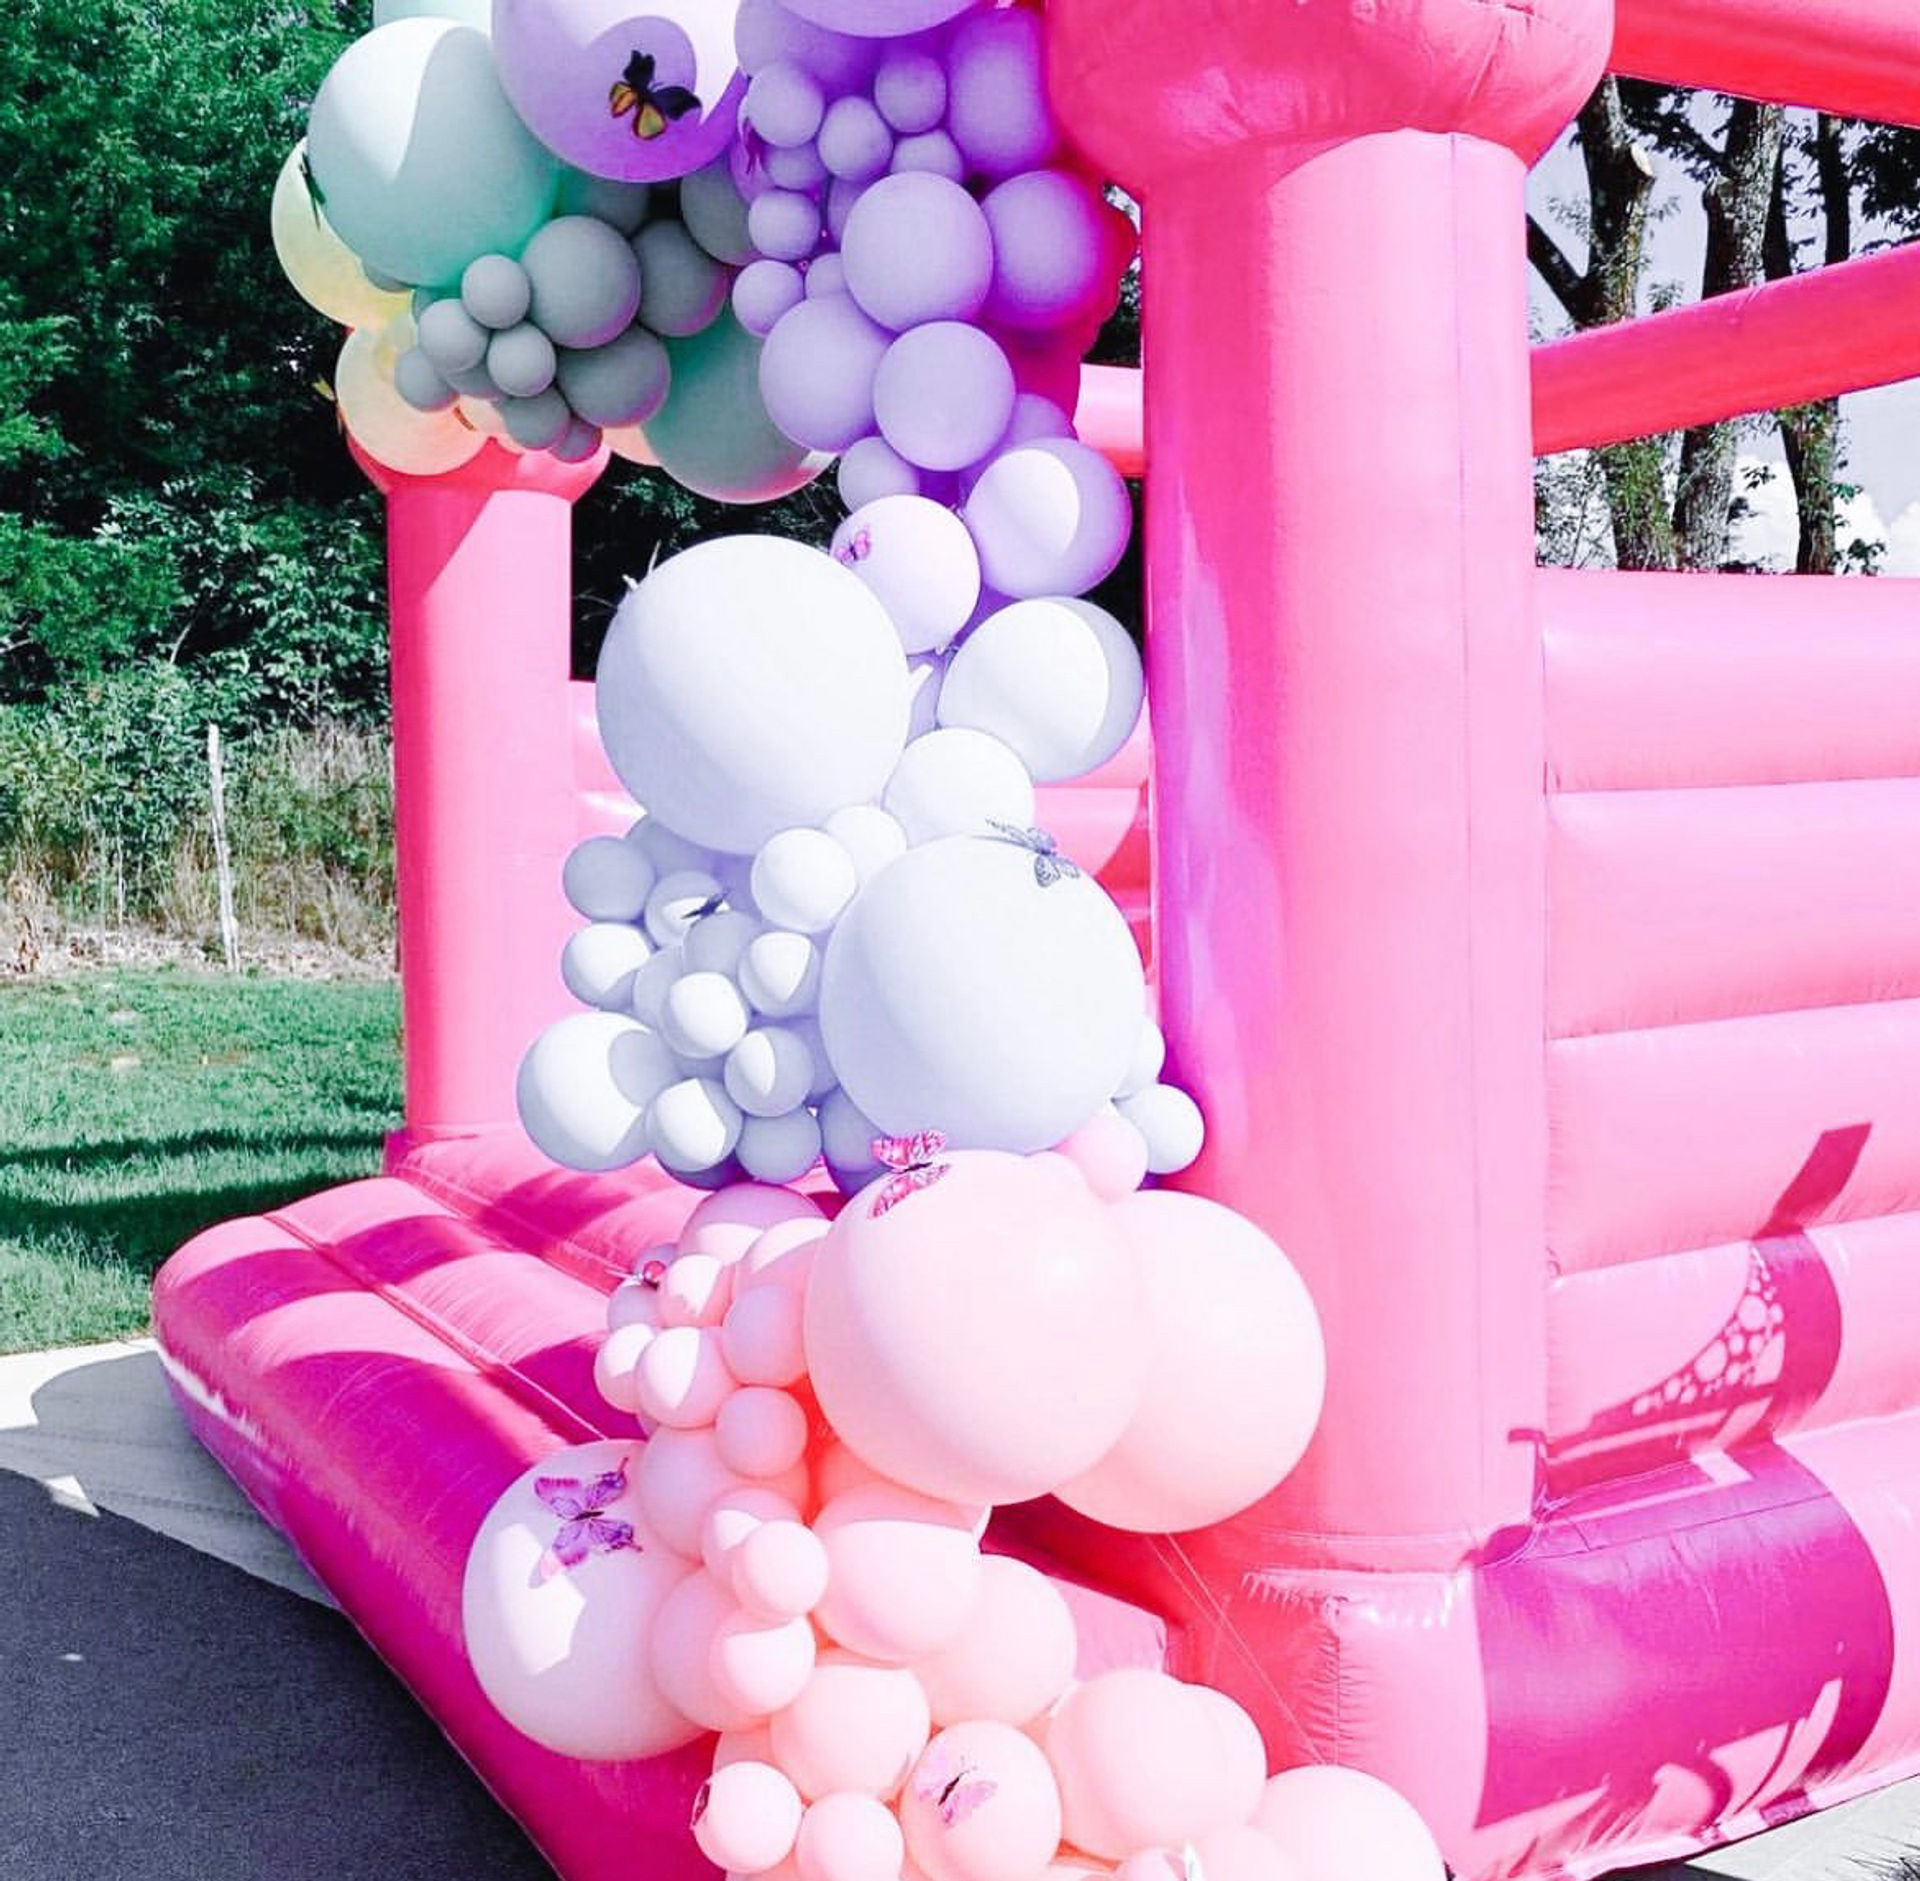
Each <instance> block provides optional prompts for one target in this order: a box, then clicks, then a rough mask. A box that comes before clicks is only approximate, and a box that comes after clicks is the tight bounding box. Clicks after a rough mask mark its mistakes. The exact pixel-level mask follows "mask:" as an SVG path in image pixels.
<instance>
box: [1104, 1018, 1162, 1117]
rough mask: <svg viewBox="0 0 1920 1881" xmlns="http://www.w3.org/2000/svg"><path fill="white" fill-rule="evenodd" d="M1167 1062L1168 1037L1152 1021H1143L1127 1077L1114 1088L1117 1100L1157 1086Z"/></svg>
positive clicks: (1128, 1063) (1129, 1062)
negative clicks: (1153, 1085)
mask: <svg viewBox="0 0 1920 1881" xmlns="http://www.w3.org/2000/svg"><path fill="white" fill-rule="evenodd" d="M1166 1062H1167V1040H1166V1035H1165V1034H1164V1033H1163V1032H1162V1031H1161V1030H1160V1028H1159V1027H1158V1026H1157V1025H1155V1024H1154V1022H1153V1021H1152V1020H1151V1019H1143V1020H1141V1022H1140V1036H1139V1037H1138V1038H1137V1039H1136V1040H1134V1045H1133V1056H1132V1057H1131V1058H1129V1059H1128V1060H1127V1070H1126V1075H1125V1076H1124V1077H1122V1078H1121V1080H1120V1082H1119V1083H1118V1084H1116V1085H1115V1086H1114V1087H1113V1094H1114V1096H1115V1098H1122V1097H1133V1096H1135V1095H1137V1094H1138V1093H1139V1092H1141V1091H1144V1090H1145V1089H1146V1088H1147V1086H1148V1085H1149V1084H1157V1083H1158V1082H1159V1081H1160V1072H1161V1069H1162V1068H1163V1067H1164V1066H1165V1064H1166Z"/></svg>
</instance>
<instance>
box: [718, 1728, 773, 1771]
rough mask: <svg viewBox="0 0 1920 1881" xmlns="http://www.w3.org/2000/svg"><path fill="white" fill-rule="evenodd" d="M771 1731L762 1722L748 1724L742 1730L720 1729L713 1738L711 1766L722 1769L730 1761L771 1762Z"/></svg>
mask: <svg viewBox="0 0 1920 1881" xmlns="http://www.w3.org/2000/svg"><path fill="white" fill-rule="evenodd" d="M772 1762H773V1733H772V1732H771V1731H770V1730H768V1728H767V1727H766V1726H765V1725H764V1724H750V1725H748V1726H747V1728H746V1729H745V1730H744V1731H722V1732H721V1733H720V1735H719V1736H718V1737H716V1738H715V1739H714V1740H713V1767H714V1768H715V1769H716V1770H724V1769H725V1768H726V1767H727V1765H728V1764H730V1763H772Z"/></svg>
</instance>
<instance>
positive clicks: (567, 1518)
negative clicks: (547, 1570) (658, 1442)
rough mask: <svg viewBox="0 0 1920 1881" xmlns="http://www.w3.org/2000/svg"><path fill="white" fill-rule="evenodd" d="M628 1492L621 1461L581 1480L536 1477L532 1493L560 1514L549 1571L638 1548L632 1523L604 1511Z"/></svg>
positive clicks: (625, 1470) (548, 1553) (553, 1511)
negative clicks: (594, 1557)
mask: <svg viewBox="0 0 1920 1881" xmlns="http://www.w3.org/2000/svg"><path fill="white" fill-rule="evenodd" d="M626 1492H627V1466H626V1465H625V1464H624V1463H622V1464H621V1465H620V1467H619V1468H618V1469H616V1470H608V1471H607V1473H606V1474H605V1475H604V1476H596V1477H595V1478H594V1479H593V1481H592V1482H590V1483H583V1482H581V1481H580V1479H579V1478H578V1477H575V1476H536V1477H535V1478H534V1479H533V1493H534V1494H535V1495H536V1496H538V1497H539V1498H540V1502H541V1505H542V1506H543V1507H544V1508H546V1509H548V1510H550V1511H551V1512H552V1513H553V1514H555V1515H557V1516H559V1517H560V1522H561V1527H560V1532H559V1533H558V1534H557V1535H555V1536H554V1538H553V1545H552V1546H551V1547H550V1548H549V1549H548V1550H547V1557H548V1559H549V1560H550V1561H551V1562H552V1563H553V1567H552V1572H553V1573H558V1572H560V1571H562V1570H563V1569H571V1568H577V1567H578V1566H579V1565H580V1564H581V1562H583V1561H584V1560H586V1559H587V1557H588V1556H589V1555H595V1554H613V1553H615V1552H616V1551H617V1550H619V1549H621V1548H637V1547H638V1546H639V1543H638V1542H636V1541H635V1540H634V1538H633V1524H632V1523H631V1522H621V1521H616V1520H615V1519H614V1518H613V1517H611V1516H609V1515H608V1514H607V1513H606V1511H607V1510H608V1508H610V1507H611V1506H612V1505H613V1504H614V1503H616V1502H618V1501H619V1500H620V1498H621V1497H622V1496H623V1495H625V1494H626Z"/></svg>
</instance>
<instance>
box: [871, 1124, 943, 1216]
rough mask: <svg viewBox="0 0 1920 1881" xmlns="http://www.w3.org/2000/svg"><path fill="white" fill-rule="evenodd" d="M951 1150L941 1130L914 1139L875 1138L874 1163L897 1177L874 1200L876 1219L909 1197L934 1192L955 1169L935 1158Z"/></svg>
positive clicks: (922, 1131)
mask: <svg viewBox="0 0 1920 1881" xmlns="http://www.w3.org/2000/svg"><path fill="white" fill-rule="evenodd" d="M946 1147H947V1139H946V1137H945V1136H944V1135H942V1134H941V1132H940V1131H938V1130H920V1131H917V1132H915V1134H914V1135H912V1136H877V1137H875V1138H874V1139H873V1160H874V1161H875V1162H877V1163H884V1164H885V1165H886V1166H887V1167H888V1168H889V1169H891V1170H892V1171H893V1174H892V1175H891V1176H889V1177H888V1178H887V1180H886V1183H885V1185H884V1186H883V1187H882V1188H881V1190H880V1193H879V1194H878V1195H876V1196H875V1197H874V1198H873V1209H872V1216H873V1219H874V1220H876V1221H877V1220H879V1218H880V1217H881V1216H882V1215H884V1214H886V1213H887V1212H888V1210H890V1209H894V1208H898V1207H899V1206H900V1204H901V1203H902V1202H904V1201H905V1200H906V1199H907V1197H908V1196H909V1195H917V1194H918V1193H919V1192H920V1191H921V1190H922V1189H930V1188H932V1187H933V1185H934V1184H935V1183H936V1182H938V1181H939V1180H940V1178H941V1177H942V1176H944V1175H945V1174H946V1173H947V1171H948V1170H949V1169H951V1168H952V1167H953V1165H952V1164H951V1163H937V1162H935V1161H934V1160H933V1159H934V1158H935V1157H936V1156H938V1155H939V1154H940V1152H941V1151H942V1150H943V1149H945V1148H946Z"/></svg>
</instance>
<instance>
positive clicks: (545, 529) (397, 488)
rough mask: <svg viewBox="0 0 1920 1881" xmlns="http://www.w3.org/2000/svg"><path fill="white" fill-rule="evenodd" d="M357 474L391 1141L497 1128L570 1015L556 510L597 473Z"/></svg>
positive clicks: (521, 463)
mask: <svg viewBox="0 0 1920 1881" xmlns="http://www.w3.org/2000/svg"><path fill="white" fill-rule="evenodd" d="M360 461H361V466H362V468H363V469H365V470H366V471H367V473H368V475H369V476H371V477H372V478H373V481H374V482H375V484H376V485H377V486H378V487H379V488H380V490H381V491H382V492H383V493H384V494H385V496H386V499H387V591H388V599H389V605H390V607H391V610H392V619H393V742H394V790H395V805H394V811H395V823H396V831H395V835H396V843H397V847H398V851H399V870H400V883H399V888H400V952H401V968H402V989H403V990H402V1013H403V1026H404V1031H405V1045H406V1081H407V1128H408V1131H409V1133H410V1134H412V1135H415V1136H418V1135H420V1134H422V1133H434V1132H440V1131H448V1130H453V1131H459V1130H469V1129H476V1128H484V1127H487V1126H489V1125H499V1124H505V1123H511V1122H512V1121H513V1119H514V1103H513V1080H514V1073H515V1070H516V1068H517V1067H518V1065H519V1062H520V1057H521V1054H522V1053H523V1052H524V1051H525V1050H526V1047H527V1044H528V1041H529V1040H531V1039H532V1038H533V1036H534V1034H535V1033H536V1032H538V1031H539V1030H540V1029H541V1028H542V1027H543V1026H545V1025H548V1024H550V1023H552V1021H553V1020H554V1019H556V1018H557V1017H559V1015H560V1014H561V1013H562V1012H563V1011H564V1010H566V1009H567V1007H568V1003H569V1002H568V1000H567V996H566V993H565V991H564V990H563V988H562V986H561V984H560V976H559V962H560V950H561V947H562V946H563V945H564V943H565V941H566V938H567V935H568V933H569V931H570V930H571V928H572V927H573V926H575V925H577V920H576V918H575V917H572V916H571V915H569V913H568V910H567V907H566V903H565V901H564V899H563V898H562V896H561V893H560V875H559V871H560V863H561V860H562V859H563V858H564V857H565V855H566V853H567V850H568V849H569V848H570V847H571V845H572V843H573V840H574V836H575V824H576V816H577V810H576V805H575V801H574V799H575V790H574V779H573V735H572V722H571V716H570V714H571V710H572V707H571V703H570V697H569V694H568V690H567V683H568V665H567V661H568V643H569V622H570V615H571V608H572V597H573V504H574V502H575V501H576V500H577V499H578V498H579V497H581V496H582V495H584V494H585V492H586V491H587V490H589V489H590V488H591V487H592V485H593V482H594V480H595V478H596V477H598V475H599V474H600V471H601V469H602V468H603V467H604V463H605V459H604V457H602V458H599V459H596V460H594V461H592V462H589V463H586V464H574V465H569V464H561V463H558V462H556V461H555V460H554V459H553V458H552V457H550V456H548V455H547V454H546V453H544V452H541V453H538V454H533V455H528V456H525V457H516V456H513V455H512V454H510V453H509V452H507V451H505V450H503V449H502V448H501V447H500V446H499V445H497V444H489V445H488V446H487V447H486V449H485V450H483V451H482V452H481V453H480V454H479V456H477V457H476V458H474V459H473V461H472V462H471V463H469V464H467V465H466V466H464V467H463V468H462V469H460V470H456V471H452V472H449V473H447V474H445V475H442V476H438V477H407V476H399V475H396V474H395V473H394V472H392V471H389V470H386V469H384V468H382V467H381V466H379V465H377V464H374V463H370V462H369V461H368V460H367V459H366V458H365V457H364V456H362V457H361V459H360Z"/></svg>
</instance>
